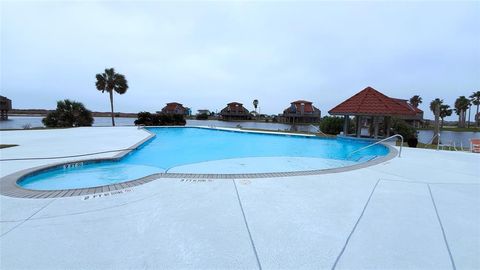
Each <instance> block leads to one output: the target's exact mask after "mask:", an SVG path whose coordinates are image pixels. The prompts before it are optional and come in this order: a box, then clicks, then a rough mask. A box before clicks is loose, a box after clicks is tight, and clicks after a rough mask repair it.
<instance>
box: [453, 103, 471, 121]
mask: <svg viewBox="0 0 480 270" xmlns="http://www.w3.org/2000/svg"><path fill="white" fill-rule="evenodd" d="M469 106H470V100H469V99H468V98H466V97H465V96H460V97H458V98H457V100H455V113H456V114H457V115H458V127H465V119H466V118H467V117H466V116H467V115H466V114H467V109H468V107H469Z"/></svg>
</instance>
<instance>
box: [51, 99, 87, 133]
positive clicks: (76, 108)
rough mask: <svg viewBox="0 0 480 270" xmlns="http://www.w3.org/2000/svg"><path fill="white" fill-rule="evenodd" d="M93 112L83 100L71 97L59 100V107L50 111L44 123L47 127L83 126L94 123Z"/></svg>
mask: <svg viewBox="0 0 480 270" xmlns="http://www.w3.org/2000/svg"><path fill="white" fill-rule="evenodd" d="M93 121H94V120H93V117H92V112H91V111H90V110H88V109H87V108H85V106H84V105H83V104H82V103H81V102H76V101H71V100H69V99H65V100H59V101H57V109H56V110H55V111H52V112H49V113H48V114H47V116H46V117H45V118H43V119H42V123H43V124H44V125H45V126H47V127H82V126H91V125H92V124H93Z"/></svg>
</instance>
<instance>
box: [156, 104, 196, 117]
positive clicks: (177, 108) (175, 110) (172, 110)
mask: <svg viewBox="0 0 480 270" xmlns="http://www.w3.org/2000/svg"><path fill="white" fill-rule="evenodd" d="M161 113H164V114H180V115H188V113H189V109H187V108H185V107H183V104H181V103H178V102H170V103H167V106H165V107H163V109H162V111H161Z"/></svg>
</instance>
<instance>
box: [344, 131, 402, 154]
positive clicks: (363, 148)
mask: <svg viewBox="0 0 480 270" xmlns="http://www.w3.org/2000/svg"><path fill="white" fill-rule="evenodd" d="M395 137H400V139H401V140H402V142H401V143H400V151H398V157H402V147H403V136H402V135H400V134H395V135H392V136H390V137H388V138H385V139H382V140H380V141H378V142H374V143H372V144H369V145H367V146H365V147H362V148H360V149H357V150H355V151H353V152H351V153H350V154H348V156H347V157H350V156H351V155H353V154H355V153H357V152H360V151H362V150H365V149H367V148H370V147H372V146H374V145H377V144H379V143H382V142H384V141H388V140H390V139H392V138H395Z"/></svg>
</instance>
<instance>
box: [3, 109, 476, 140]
mask: <svg viewBox="0 0 480 270" xmlns="http://www.w3.org/2000/svg"><path fill="white" fill-rule="evenodd" d="M42 118H43V117H40V116H38V117H37V116H10V117H9V120H8V121H0V129H21V128H23V127H24V126H25V125H29V126H30V127H32V128H33V127H43V124H42ZM133 121H135V118H125V117H117V118H115V123H116V124H117V125H118V126H133V125H134V124H133ZM111 124H112V122H111V118H109V117H95V122H94V123H93V126H97V127H101V126H110V125H111ZM238 125H240V126H241V127H243V128H256V129H269V130H280V131H285V130H291V129H292V126H291V125H287V124H281V123H264V122H224V121H217V120H187V126H216V127H237V126H238ZM296 130H297V131H307V132H315V130H316V129H315V128H313V127H312V126H309V125H305V126H302V125H299V126H296ZM432 136H433V131H432V130H419V133H418V140H419V141H420V142H422V143H429V142H430V141H431V139H432ZM440 136H441V142H442V143H443V144H447V145H452V144H453V143H455V145H457V146H460V145H463V147H469V146H470V139H472V138H480V132H453V131H442V132H441V133H440Z"/></svg>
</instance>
